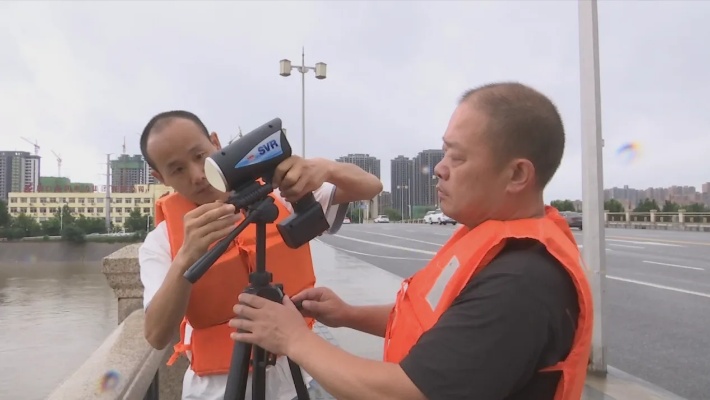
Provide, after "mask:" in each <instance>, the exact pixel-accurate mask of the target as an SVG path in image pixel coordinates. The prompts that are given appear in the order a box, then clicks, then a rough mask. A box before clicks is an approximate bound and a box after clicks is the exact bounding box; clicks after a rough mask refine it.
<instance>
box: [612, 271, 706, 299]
mask: <svg viewBox="0 0 710 400" xmlns="http://www.w3.org/2000/svg"><path fill="white" fill-rule="evenodd" d="M606 277H607V278H609V279H613V280H615V281H621V282H627V283H635V284H637V285H642V286H648V287H652V288H656V289H663V290H670V291H671V292H678V293H683V294H692V295H693V296H700V297H706V298H708V299H710V293H703V292H695V291H692V290H685V289H680V288H676V287H671V286H665V285H658V284H655V283H651V282H644V281H637V280H635V279H627V278H622V277H619V276H613V275H607V276H606Z"/></svg>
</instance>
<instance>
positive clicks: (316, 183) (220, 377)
mask: <svg viewBox="0 0 710 400" xmlns="http://www.w3.org/2000/svg"><path fill="white" fill-rule="evenodd" d="M140 147H141V152H142V153H143V156H144V158H145V159H146V161H147V162H148V164H149V165H150V166H151V168H152V169H153V172H152V173H153V176H154V177H155V178H156V179H158V180H159V181H160V182H162V183H164V184H165V185H167V186H170V187H172V188H173V189H174V190H175V193H173V194H170V195H168V196H165V197H161V198H160V199H159V200H158V201H157V202H156V207H155V208H156V217H155V223H156V227H155V229H154V230H153V231H151V232H150V233H148V235H147V237H146V239H145V242H144V243H143V245H142V246H141V248H140V251H139V263H140V277H141V282H142V283H143V286H144V293H143V303H144V308H145V337H146V340H147V341H148V342H149V343H150V344H151V346H153V347H155V348H156V349H163V348H165V346H167V345H168V344H169V343H170V341H171V340H172V339H173V338H174V336H175V332H176V331H177V330H178V328H179V330H180V340H179V342H178V344H177V345H176V346H175V354H174V355H173V357H172V358H171V360H170V362H169V363H168V364H172V362H173V361H174V360H175V359H176V358H177V356H179V355H180V354H185V355H186V356H187V357H188V359H189V361H190V367H189V368H188V370H187V372H186V374H185V377H184V381H183V390H182V398H183V399H201V400H205V399H207V400H212V399H214V400H216V399H222V398H223V396H224V391H225V387H226V382H227V372H228V371H229V368H230V361H231V353H232V349H233V343H232V341H231V339H230V337H229V334H230V333H231V332H233V329H232V328H230V327H229V326H228V325H227V322H228V321H229V319H230V318H232V317H233V316H234V312H233V311H232V306H233V304H234V302H235V301H236V300H237V296H238V294H239V293H241V291H242V290H243V289H244V288H245V287H247V286H248V284H249V281H248V274H249V273H250V272H252V271H254V269H255V258H256V248H255V247H256V245H255V241H256V240H255V228H254V227H253V226H249V227H247V228H246V229H245V230H244V231H243V232H242V233H241V234H240V235H239V236H238V237H237V238H236V239H235V240H234V242H233V243H231V244H230V247H229V249H228V250H227V251H226V252H225V253H224V254H223V255H222V257H220V258H219V259H218V260H217V261H216V262H215V263H214V264H213V265H212V266H211V267H210V269H209V270H208V271H207V272H206V273H205V274H204V275H203V276H202V277H201V278H200V279H199V280H198V281H197V282H195V283H194V284H190V283H189V282H188V281H187V280H186V279H185V278H184V277H183V274H184V273H185V271H186V270H187V269H188V268H189V267H190V266H192V265H193V264H194V263H195V262H196V261H197V260H198V259H199V258H200V257H201V256H202V255H203V254H205V252H206V251H207V250H208V248H209V247H210V246H211V245H212V244H213V243H215V241H217V240H219V239H221V238H223V237H224V236H226V235H227V234H228V233H229V232H231V231H232V230H233V229H234V228H235V225H236V224H237V223H239V222H240V221H241V220H242V219H243V216H242V214H241V213H240V212H238V211H239V210H235V209H234V206H232V205H230V204H227V203H225V201H226V199H227V196H228V194H227V193H223V192H220V191H218V190H217V189H215V188H214V187H212V186H211V185H210V184H209V183H208V182H207V179H206V177H205V159H206V157H208V156H209V155H210V154H212V153H213V152H215V151H217V150H219V149H221V145H220V142H219V138H218V137H217V134H216V133H214V132H212V133H210V132H209V131H208V130H207V128H206V127H205V125H204V124H203V123H202V121H201V120H200V119H199V118H198V117H197V116H196V115H195V114H193V113H190V112H188V111H181V110H178V111H168V112H164V113H161V114H158V115H156V116H155V117H153V118H152V119H151V120H150V121H149V122H148V124H147V125H146V127H145V129H144V130H143V133H142V135H141V139H140ZM273 185H274V187H275V190H274V192H273V193H272V194H271V195H270V196H272V197H273V198H274V200H275V202H274V204H275V205H276V206H277V208H278V210H279V214H278V217H277V219H276V221H274V224H268V225H267V243H266V249H267V250H266V253H267V254H266V259H267V260H268V261H267V262H268V270H269V272H271V273H272V274H273V281H274V282H275V283H282V284H283V285H284V291H285V292H286V293H290V294H291V295H295V294H296V293H298V292H299V291H302V290H305V289H307V288H310V287H313V285H314V284H315V275H314V271H313V265H312V259H311V255H310V246H309V245H308V244H306V245H304V246H301V247H300V248H298V249H291V248H288V246H286V244H285V243H284V242H283V239H282V238H281V236H280V234H279V233H278V232H277V230H276V227H275V226H276V224H277V223H279V222H280V221H282V220H284V219H285V218H287V217H288V216H289V215H290V214H291V213H293V208H292V206H291V204H290V203H291V202H295V201H296V200H299V199H301V198H302V197H303V196H304V195H305V194H307V193H308V192H313V194H314V196H315V198H316V201H318V202H319V203H320V204H321V205H322V207H323V211H324V213H325V214H326V218H327V219H328V222H329V223H330V229H329V231H328V232H329V233H335V232H337V230H338V228H339V226H340V224H341V222H342V219H343V217H344V215H345V211H346V209H347V205H348V203H349V202H351V201H356V200H368V199H372V198H374V197H375V196H376V195H377V194H378V193H379V192H380V191H381V190H382V184H381V182H380V180H379V179H378V178H377V177H375V176H373V175H371V174H369V173H367V172H365V171H363V170H362V169H360V168H359V167H357V166H355V165H353V164H346V163H337V162H334V161H330V160H326V159H322V158H319V159H304V158H301V157H297V156H292V157H290V158H288V159H286V160H284V161H283V162H282V163H281V164H279V165H278V166H277V168H276V170H275V173H274V179H273ZM311 323H312V320H311V319H308V320H304V324H307V326H310V324H311ZM267 375H268V379H267V383H268V384H267V387H266V395H267V398H269V399H275V400H291V399H293V398H294V396H295V395H296V394H295V390H294V384H293V380H292V379H291V375H290V372H289V367H288V363H287V362H286V359H285V357H278V359H277V361H276V365H275V366H269V367H268V368H267ZM304 375H305V374H304ZM304 378H305V380H306V381H309V380H310V378H309V377H308V376H307V375H305V376H304ZM248 387H249V388H251V386H250V385H249V386H248ZM249 390H250V389H249ZM248 395H249V391H248V392H247V396H248Z"/></svg>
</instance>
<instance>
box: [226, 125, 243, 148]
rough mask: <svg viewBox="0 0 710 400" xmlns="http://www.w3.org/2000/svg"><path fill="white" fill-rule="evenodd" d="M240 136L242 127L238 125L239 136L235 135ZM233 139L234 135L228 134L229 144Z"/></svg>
mask: <svg viewBox="0 0 710 400" xmlns="http://www.w3.org/2000/svg"><path fill="white" fill-rule="evenodd" d="M242 136H243V135H242V127H241V126H240V127H239V136H237V137H238V138H241V137H242ZM233 141H234V136H232V135H229V144H231V143H232V142H233Z"/></svg>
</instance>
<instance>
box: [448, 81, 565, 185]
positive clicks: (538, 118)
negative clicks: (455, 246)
mask: <svg viewBox="0 0 710 400" xmlns="http://www.w3.org/2000/svg"><path fill="white" fill-rule="evenodd" d="M468 101H470V102H473V103H472V104H474V105H475V106H476V107H478V108H479V109H480V110H481V111H482V112H483V113H484V114H486V115H487V116H488V119H489V120H488V123H487V126H486V134H487V135H488V139H489V142H490V145H491V150H492V152H493V156H494V157H495V158H496V160H497V161H498V165H499V166H502V165H503V164H505V163H507V162H509V161H510V160H512V159H513V158H516V157H523V158H526V159H528V160H530V162H532V164H533V165H534V166H535V175H536V180H537V184H538V186H539V188H540V189H543V188H544V187H545V186H546V185H547V184H548V183H549V182H550V180H551V179H552V176H553V175H555V172H556V171H557V168H558V167H559V166H560V163H561V161H562V154H563V152H564V148H565V130H564V126H563V123H562V118H561V117H560V114H559V112H558V111H557V107H556V106H555V105H554V103H553V102H552V101H551V100H550V99H549V98H547V97H546V96H545V95H543V94H542V93H540V92H538V91H536V90H535V89H532V88H530V87H528V86H525V85H523V84H521V83H517V82H502V83H492V84H488V85H484V86H481V87H478V88H475V89H471V90H468V91H466V92H465V93H464V94H463V95H462V96H461V99H460V100H459V104H461V103H464V102H468Z"/></svg>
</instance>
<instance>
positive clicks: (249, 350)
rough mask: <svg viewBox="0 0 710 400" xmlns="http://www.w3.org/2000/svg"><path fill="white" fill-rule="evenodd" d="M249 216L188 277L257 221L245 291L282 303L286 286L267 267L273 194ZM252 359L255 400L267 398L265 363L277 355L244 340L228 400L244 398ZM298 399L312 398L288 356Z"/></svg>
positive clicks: (234, 356)
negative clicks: (252, 268) (274, 280)
mask: <svg viewBox="0 0 710 400" xmlns="http://www.w3.org/2000/svg"><path fill="white" fill-rule="evenodd" d="M246 210H247V216H246V218H245V219H244V221H242V222H241V223H240V224H239V225H238V226H237V227H236V228H235V229H234V231H232V232H231V233H230V234H229V235H227V237H225V238H224V239H222V240H221V241H220V242H219V243H218V244H217V245H216V246H215V247H214V248H213V249H212V250H211V251H210V252H208V253H206V254H205V255H204V256H203V257H202V258H201V259H200V260H198V261H197V262H196V263H195V264H194V265H193V266H192V267H191V268H190V269H189V270H188V271H187V272H185V275H184V276H185V278H187V279H188V280H189V281H190V282H193V283H194V282H195V281H196V280H197V279H199V277H200V276H202V274H204V273H205V272H207V269H208V268H209V267H210V266H211V265H212V264H213V263H214V262H215V261H216V260H217V259H218V258H219V257H220V256H221V255H222V254H223V253H224V252H225V251H226V249H227V247H228V246H229V243H230V242H231V241H233V240H234V238H236V237H237V235H239V233H241V232H242V231H243V230H244V229H245V228H246V226H247V225H248V224H249V223H252V222H253V223H255V224H256V271H255V272H253V273H251V274H249V286H248V287H246V288H245V289H244V290H243V293H250V294H255V295H257V296H260V297H263V298H265V299H268V300H271V301H275V302H277V303H282V302H283V297H284V294H283V286H282V285H280V284H272V283H271V281H272V274H271V273H270V272H268V271H267V270H266V224H269V223H273V222H274V221H275V220H276V217H278V213H279V211H278V208H277V207H276V205H275V204H274V199H273V198H272V197H266V198H264V199H262V200H259V201H256V202H254V203H253V204H251V205H249V206H247V207H246ZM250 356H253V357H251V358H252V362H251V365H252V366H253V368H254V369H253V372H252V399H253V400H266V399H265V397H266V366H267V365H274V364H275V362H276V357H275V355H273V354H271V353H268V352H267V351H266V350H264V349H262V348H261V347H259V346H252V345H251V344H249V343H245V342H235V343H234V350H233V352H232V361H231V366H230V369H229V375H228V377H227V387H226V389H225V392H224V399H225V400H233V399H237V400H245V397H246V388H247V380H248V377H249V365H250V362H249V359H250ZM288 366H289V369H290V370H291V377H292V378H293V382H294V386H295V389H296V395H297V398H298V400H309V399H310V397H309V395H308V389H306V384H305V383H304V382H303V375H302V373H301V368H300V367H299V366H298V365H297V364H296V363H295V362H293V361H291V359H288Z"/></svg>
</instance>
